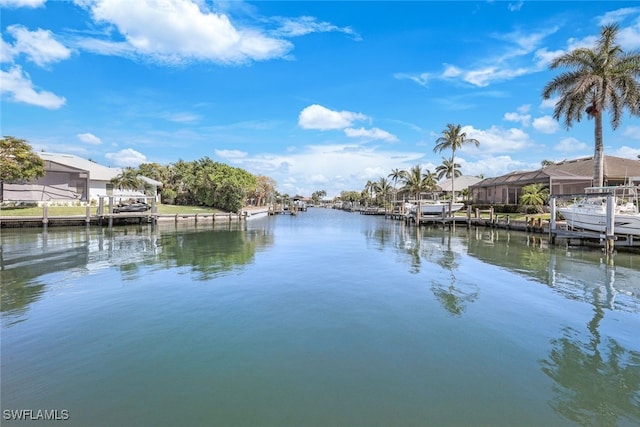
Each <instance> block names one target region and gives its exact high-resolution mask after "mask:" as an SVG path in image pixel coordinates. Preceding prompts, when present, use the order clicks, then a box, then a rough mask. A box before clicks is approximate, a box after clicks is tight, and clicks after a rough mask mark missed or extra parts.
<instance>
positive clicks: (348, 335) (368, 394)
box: [0, 208, 640, 427]
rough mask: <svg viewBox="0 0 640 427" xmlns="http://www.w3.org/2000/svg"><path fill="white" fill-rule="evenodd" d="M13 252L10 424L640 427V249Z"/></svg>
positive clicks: (364, 246)
mask: <svg viewBox="0 0 640 427" xmlns="http://www.w3.org/2000/svg"><path fill="white" fill-rule="evenodd" d="M1 241H2V246H1V254H0V255H1V258H0V262H1V264H0V265H1V271H0V280H1V285H0V286H1V288H0V289H1V334H2V335H1V358H2V359H1V361H2V365H1V380H2V381H1V383H2V385H1V387H2V388H1V392H2V395H1V406H2V417H3V418H2V421H1V423H2V425H3V426H5V425H30V424H31V421H27V422H25V421H12V420H11V419H15V418H18V417H23V418H24V417H26V418H28V419H37V418H38V417H47V416H48V417H50V418H51V417H54V418H55V417H57V418H59V419H61V418H68V419H66V420H58V421H49V422H47V423H46V424H47V425H65V426H278V427H286V426H323V427H324V426H349V427H355V426H367V427H370V426H574V425H575V426H617V425H619V426H636V425H638V424H640V256H639V255H630V254H623V253H618V254H616V255H615V256H614V257H613V259H612V260H607V259H605V258H604V256H603V255H602V254H601V253H600V252H599V251H596V250H592V249H591V250H588V249H581V248H577V247H566V246H558V247H554V248H549V247H548V246H547V244H546V241H545V239H541V238H540V236H539V235H532V236H528V235H527V234H525V233H520V232H509V231H505V230H500V231H498V230H494V229H487V228H477V229H476V228H472V229H466V228H465V227H458V228H457V229H456V230H455V231H454V232H451V231H449V230H443V229H440V228H427V227H423V228H415V227H409V226H404V225H403V224H402V223H400V222H396V221H393V220H385V219H384V218H383V217H377V216H365V215H359V214H354V213H347V212H342V211H335V210H330V209H320V208H311V209H309V210H308V211H307V212H304V213H301V214H299V215H297V216H290V215H281V216H276V217H271V218H264V219H259V220H254V221H249V222H248V223H240V224H236V223H234V224H219V223H217V224H215V225H213V224H211V223H208V224H202V223H201V224H198V225H197V226H195V225H194V224H192V223H184V224H183V223H180V224H177V225H176V224H174V223H168V224H159V225H158V226H157V227H155V228H152V227H151V226H132V227H122V228H114V229H113V230H109V229H106V228H93V227H92V228H84V227H78V228H50V229H49V230H46V231H45V230H42V229H20V230H12V229H3V230H2V237H1ZM38 411H48V412H38ZM32 422H33V424H34V425H42V422H41V421H32Z"/></svg>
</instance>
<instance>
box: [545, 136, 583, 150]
mask: <svg viewBox="0 0 640 427" xmlns="http://www.w3.org/2000/svg"><path fill="white" fill-rule="evenodd" d="M553 148H554V150H556V151H560V152H562V153H576V152H583V151H585V150H587V149H588V148H589V146H588V145H587V144H585V143H584V142H580V141H579V140H578V139H576V138H573V137H569V138H563V139H561V140H560V142H559V143H557V144H556V145H555V146H554V147H553Z"/></svg>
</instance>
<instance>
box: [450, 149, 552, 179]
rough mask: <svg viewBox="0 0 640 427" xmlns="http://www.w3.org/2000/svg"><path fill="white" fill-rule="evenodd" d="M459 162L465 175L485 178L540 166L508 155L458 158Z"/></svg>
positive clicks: (534, 168)
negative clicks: (469, 158)
mask: <svg viewBox="0 0 640 427" xmlns="http://www.w3.org/2000/svg"><path fill="white" fill-rule="evenodd" d="M456 162H458V160H456ZM459 163H460V164H461V167H462V172H463V173H464V174H465V175H471V176H479V175H483V176H484V177H485V178H490V177H495V176H500V175H504V174H506V173H509V172H513V171H525V170H536V169H538V168H539V167H540V164H539V163H537V164H536V163H526V162H522V161H520V160H514V159H512V158H511V156H508V155H503V156H490V157H484V158H482V159H480V160H478V161H475V162H465V161H464V160H463V159H460V162H459Z"/></svg>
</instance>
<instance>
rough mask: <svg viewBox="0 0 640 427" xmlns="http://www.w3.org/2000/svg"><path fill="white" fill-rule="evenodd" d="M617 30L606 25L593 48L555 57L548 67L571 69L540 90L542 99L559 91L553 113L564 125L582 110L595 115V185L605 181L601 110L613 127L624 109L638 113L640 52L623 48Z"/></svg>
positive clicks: (567, 125)
mask: <svg viewBox="0 0 640 427" xmlns="http://www.w3.org/2000/svg"><path fill="white" fill-rule="evenodd" d="M618 31H619V28H618V26H617V25H616V24H611V25H605V26H603V27H602V29H601V31H600V38H599V39H598V41H597V43H596V45H595V47H594V48H592V49H589V48H577V49H574V50H572V51H570V52H567V53H565V54H563V55H560V56H559V57H557V58H555V59H554V60H553V61H552V62H551V64H550V65H549V68H551V69H555V68H558V67H560V66H562V67H567V68H570V71H566V72H564V73H562V74H560V75H559V76H557V77H555V78H554V79H553V80H551V81H550V82H549V83H547V85H546V86H545V87H544V90H543V91H542V97H543V98H544V99H549V98H551V96H552V95H554V94H558V95H560V98H559V100H558V102H557V103H556V107H555V110H554V112H553V117H554V118H555V119H556V120H560V118H561V117H562V118H563V119H564V124H565V125H566V127H567V128H570V127H571V125H572V124H573V122H574V121H576V122H579V121H580V120H581V119H582V115H583V113H587V118H589V119H591V118H593V119H594V121H595V128H594V145H595V150H594V156H593V163H594V168H593V179H594V182H595V185H597V186H602V185H603V184H604V158H603V142H602V113H603V111H604V110H609V112H610V114H611V128H612V129H614V130H615V129H616V128H617V127H618V126H619V125H620V119H621V117H622V113H623V111H624V110H625V109H628V110H629V112H630V113H631V114H632V115H640V84H639V83H638V80H637V78H638V76H640V53H637V52H624V51H623V50H622V48H621V47H620V45H618V44H617V43H616V37H617V35H618Z"/></svg>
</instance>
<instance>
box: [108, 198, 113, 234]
mask: <svg viewBox="0 0 640 427" xmlns="http://www.w3.org/2000/svg"><path fill="white" fill-rule="evenodd" d="M111 227H113V196H109V228H111Z"/></svg>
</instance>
